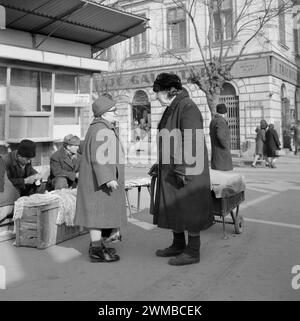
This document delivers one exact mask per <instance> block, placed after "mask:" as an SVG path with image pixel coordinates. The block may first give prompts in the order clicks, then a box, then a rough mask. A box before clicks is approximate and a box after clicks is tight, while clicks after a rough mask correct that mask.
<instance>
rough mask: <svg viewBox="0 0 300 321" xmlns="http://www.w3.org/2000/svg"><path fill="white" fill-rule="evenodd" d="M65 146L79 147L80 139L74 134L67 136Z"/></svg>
mask: <svg viewBox="0 0 300 321" xmlns="http://www.w3.org/2000/svg"><path fill="white" fill-rule="evenodd" d="M64 144H65V145H76V146H79V144H80V138H79V137H77V136H74V135H72V134H69V135H67V136H65V138H64Z"/></svg>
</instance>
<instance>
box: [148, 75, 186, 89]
mask: <svg viewBox="0 0 300 321" xmlns="http://www.w3.org/2000/svg"><path fill="white" fill-rule="evenodd" d="M172 87H174V88H175V89H182V83H181V80H180V78H179V77H178V76H177V75H176V74H173V73H166V72H163V73H161V74H159V75H158V76H157V77H156V79H155V81H154V83H153V91H154V92H158V91H163V90H168V89H170V88H172Z"/></svg>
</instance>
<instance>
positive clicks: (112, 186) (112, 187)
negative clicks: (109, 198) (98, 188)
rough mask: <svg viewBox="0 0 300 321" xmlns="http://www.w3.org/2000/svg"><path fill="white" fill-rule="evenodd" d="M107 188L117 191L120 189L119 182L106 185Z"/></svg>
mask: <svg viewBox="0 0 300 321" xmlns="http://www.w3.org/2000/svg"><path fill="white" fill-rule="evenodd" d="M106 186H107V187H108V188H111V189H117V187H118V186H119V185H118V183H117V181H115V180H112V181H110V182H108V183H106Z"/></svg>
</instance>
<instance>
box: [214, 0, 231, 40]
mask: <svg viewBox="0 0 300 321" xmlns="http://www.w3.org/2000/svg"><path fill="white" fill-rule="evenodd" d="M222 33H223V35H222ZM232 34H233V7H232V0H224V1H222V2H220V1H219V0H214V12H213V37H214V38H213V39H214V42H220V41H221V40H231V39H232Z"/></svg>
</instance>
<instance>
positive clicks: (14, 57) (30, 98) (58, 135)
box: [0, 0, 147, 164]
mask: <svg viewBox="0 0 300 321" xmlns="http://www.w3.org/2000/svg"><path fill="white" fill-rule="evenodd" d="M0 5H1V6H2V11H4V15H5V24H4V26H3V28H1V30H0V126H1V128H0V146H2V148H1V151H0V152H1V153H3V152H6V150H5V148H4V146H7V144H9V145H10V147H11V148H15V144H17V143H19V142H20V140H22V139H24V138H27V139H31V140H33V141H35V142H37V157H36V159H35V163H37V164H43V163H44V162H45V163H47V162H48V160H49V157H48V156H49V154H51V152H52V151H53V147H54V145H53V143H54V142H57V143H59V142H61V141H62V139H63V137H64V136H65V135H67V134H70V133H72V134H73V135H77V136H78V137H80V138H81V139H83V138H84V135H85V132H86V130H87V128H88V125H89V123H90V121H91V119H92V111H91V104H92V97H93V96H92V93H93V76H94V74H95V73H96V74H99V73H102V72H104V71H107V70H108V63H107V62H106V61H101V60H98V59H92V57H93V55H94V53H96V52H99V51H101V50H103V49H105V48H107V47H109V46H111V45H114V44H116V43H119V42H121V41H123V40H126V39H129V38H131V37H132V36H135V35H137V34H139V33H141V32H143V31H144V30H145V28H146V22H147V20H146V19H145V18H141V17H139V16H136V15H131V14H128V13H125V12H121V11H119V10H116V9H112V8H109V7H105V6H102V5H99V4H97V3H96V2H90V1H82V0H69V1H67V2H65V1H58V0H50V1H42V0H37V1H26V2H23V1H21V2H20V1H17V0H9V1H8V0H0Z"/></svg>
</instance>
